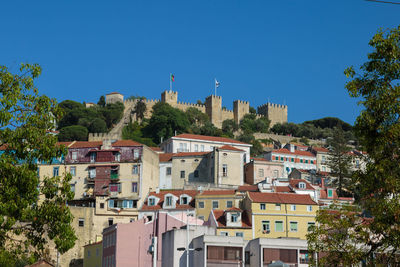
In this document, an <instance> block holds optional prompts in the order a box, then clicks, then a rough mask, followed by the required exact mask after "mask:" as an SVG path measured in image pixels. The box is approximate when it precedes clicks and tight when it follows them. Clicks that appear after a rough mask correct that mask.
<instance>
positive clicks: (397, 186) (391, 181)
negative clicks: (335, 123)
mask: <svg viewBox="0 0 400 267" xmlns="http://www.w3.org/2000/svg"><path fill="white" fill-rule="evenodd" d="M369 44H370V46H371V47H372V49H371V50H372V52H371V53H369V54H368V61H367V62H366V63H364V64H363V65H362V66H361V67H360V73H356V71H355V70H354V68H353V67H350V68H348V69H346V71H345V74H346V75H347V76H348V77H350V78H351V79H352V80H351V81H349V82H348V83H347V84H346V89H347V90H348V92H349V94H350V96H351V97H355V98H357V100H360V101H359V103H360V104H361V105H363V107H364V109H363V110H362V111H361V113H360V115H359V116H358V118H357V120H356V123H355V126H354V128H355V134H356V136H357V138H358V140H359V142H360V144H361V146H362V147H363V149H364V150H365V151H366V152H367V155H368V160H367V164H366V167H365V169H362V170H360V171H357V172H355V173H354V174H353V176H352V183H353V184H354V186H355V190H354V192H356V193H357V199H356V200H357V204H358V205H359V206H360V207H361V210H362V211H363V215H364V217H365V216H366V215H368V216H369V217H370V219H369V220H368V221H367V223H364V227H367V230H365V231H363V232H364V233H365V236H364V238H363V239H360V240H357V239H356V240H354V241H355V243H356V244H357V245H358V246H357V248H358V249H357V251H356V252H357V253H360V254H361V256H360V257H359V258H363V259H366V260H367V264H368V265H370V266H376V265H378V264H382V265H383V266H388V265H389V264H390V265H391V266H398V265H399V264H400V261H399V257H398V252H399V249H400V205H399V202H400V182H399V181H400V180H399V174H400V155H399V147H400V122H399V120H400V119H399V118H400V101H399V99H400V26H399V27H397V28H395V29H392V30H388V31H386V32H384V31H381V30H380V31H378V33H377V34H376V35H374V37H373V38H372V39H371V41H370V42H369ZM320 223H321V226H322V227H323V226H324V225H325V224H326V223H324V222H320ZM342 228H345V229H350V230H353V231H356V229H355V227H354V226H351V225H348V226H343V227H342ZM347 232H350V231H347ZM329 238H331V239H335V240H338V239H340V238H341V236H340V235H337V234H335V233H333V234H332V235H330V236H329ZM309 244H310V243H309ZM324 244H325V243H324ZM317 249H318V250H319V251H321V250H320V249H319V248H317ZM325 251H326V252H327V257H330V256H331V255H334V250H332V249H329V250H325ZM342 251H343V253H345V252H346V251H344V250H342ZM351 254H355V252H354V251H350V252H347V254H346V255H345V256H346V257H351ZM380 255H383V256H384V257H383V258H379V257H376V256H380Z"/></svg>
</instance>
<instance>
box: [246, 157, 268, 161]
mask: <svg viewBox="0 0 400 267" xmlns="http://www.w3.org/2000/svg"><path fill="white" fill-rule="evenodd" d="M250 160H257V161H269V160H267V159H265V158H253V157H251V158H250Z"/></svg>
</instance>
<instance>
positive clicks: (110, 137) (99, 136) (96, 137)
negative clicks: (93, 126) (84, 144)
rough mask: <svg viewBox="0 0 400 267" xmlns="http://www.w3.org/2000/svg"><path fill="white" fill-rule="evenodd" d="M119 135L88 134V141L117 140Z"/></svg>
mask: <svg viewBox="0 0 400 267" xmlns="http://www.w3.org/2000/svg"><path fill="white" fill-rule="evenodd" d="M119 139H121V136H120V134H110V133H89V136H88V141H103V140H119Z"/></svg>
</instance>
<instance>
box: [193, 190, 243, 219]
mask: <svg viewBox="0 0 400 267" xmlns="http://www.w3.org/2000/svg"><path fill="white" fill-rule="evenodd" d="M242 199H243V194H241V193H239V192H236V190H207V191H202V192H200V193H199V194H197V195H196V215H197V218H199V219H202V220H204V221H208V217H209V215H210V211H211V210H213V209H216V210H226V209H230V208H233V207H239V204H240V201H241V200H242Z"/></svg>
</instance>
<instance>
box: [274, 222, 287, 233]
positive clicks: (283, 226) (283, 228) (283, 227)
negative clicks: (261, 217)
mask: <svg viewBox="0 0 400 267" xmlns="http://www.w3.org/2000/svg"><path fill="white" fill-rule="evenodd" d="M277 223H282V231H278V230H277V229H276V226H277ZM284 231H285V224H284V222H283V221H275V232H284Z"/></svg>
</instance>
